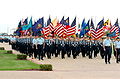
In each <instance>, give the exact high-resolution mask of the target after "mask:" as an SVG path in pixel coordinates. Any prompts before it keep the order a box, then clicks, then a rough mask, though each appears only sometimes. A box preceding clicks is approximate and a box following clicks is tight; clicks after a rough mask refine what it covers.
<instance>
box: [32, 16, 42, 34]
mask: <svg viewBox="0 0 120 79" xmlns="http://www.w3.org/2000/svg"><path fill="white" fill-rule="evenodd" d="M43 27H44V18H43V17H42V18H40V19H39V20H37V22H35V24H34V25H33V27H32V31H33V35H34V36H36V35H38V33H40V32H41V30H42V28H43Z"/></svg>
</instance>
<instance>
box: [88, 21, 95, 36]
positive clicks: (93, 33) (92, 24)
mask: <svg viewBox="0 0 120 79" xmlns="http://www.w3.org/2000/svg"><path fill="white" fill-rule="evenodd" d="M89 35H90V36H91V37H93V38H95V37H96V30H95V28H94V23H93V20H92V19H91V23H90V31H89Z"/></svg>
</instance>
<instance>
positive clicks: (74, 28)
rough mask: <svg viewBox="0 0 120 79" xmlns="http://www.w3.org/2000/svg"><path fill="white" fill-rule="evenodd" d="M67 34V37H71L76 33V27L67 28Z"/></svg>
mask: <svg viewBox="0 0 120 79" xmlns="http://www.w3.org/2000/svg"><path fill="white" fill-rule="evenodd" d="M66 32H67V33H66V34H67V36H71V35H74V34H75V33H76V26H73V27H69V28H68V29H67V31H66Z"/></svg>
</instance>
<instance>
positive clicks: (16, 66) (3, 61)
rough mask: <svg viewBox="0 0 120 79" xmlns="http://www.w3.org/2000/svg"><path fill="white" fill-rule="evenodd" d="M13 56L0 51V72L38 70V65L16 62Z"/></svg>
mask: <svg viewBox="0 0 120 79" xmlns="http://www.w3.org/2000/svg"><path fill="white" fill-rule="evenodd" d="M16 59H17V56H16V55H15V54H7V53H6V50H0V71H6V70H26V69H39V65H38V64H35V63H33V62H31V61H28V60H16Z"/></svg>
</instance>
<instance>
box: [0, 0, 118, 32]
mask: <svg viewBox="0 0 120 79" xmlns="http://www.w3.org/2000/svg"><path fill="white" fill-rule="evenodd" d="M49 15H50V16H51V18H52V19H54V18H55V17H57V18H58V19H59V20H61V18H62V16H65V17H66V18H67V17H68V16H69V17H70V22H71V21H73V19H74V17H75V16H77V21H78V22H80V23H81V22H82V20H83V18H86V21H87V20H88V19H90V18H93V20H94V22H95V24H97V23H98V22H99V21H100V20H101V19H102V18H103V17H104V18H105V20H107V19H108V18H110V19H111V21H112V24H114V22H115V20H116V18H118V19H120V1H119V0H1V1H0V32H8V31H9V32H10V30H11V29H12V28H17V25H18V22H19V21H20V20H21V19H25V18H26V17H29V18H30V17H31V16H32V17H33V21H34V20H35V21H36V20H37V19H39V18H41V17H42V16H44V17H45V21H46V20H47V19H48V17H49Z"/></svg>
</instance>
